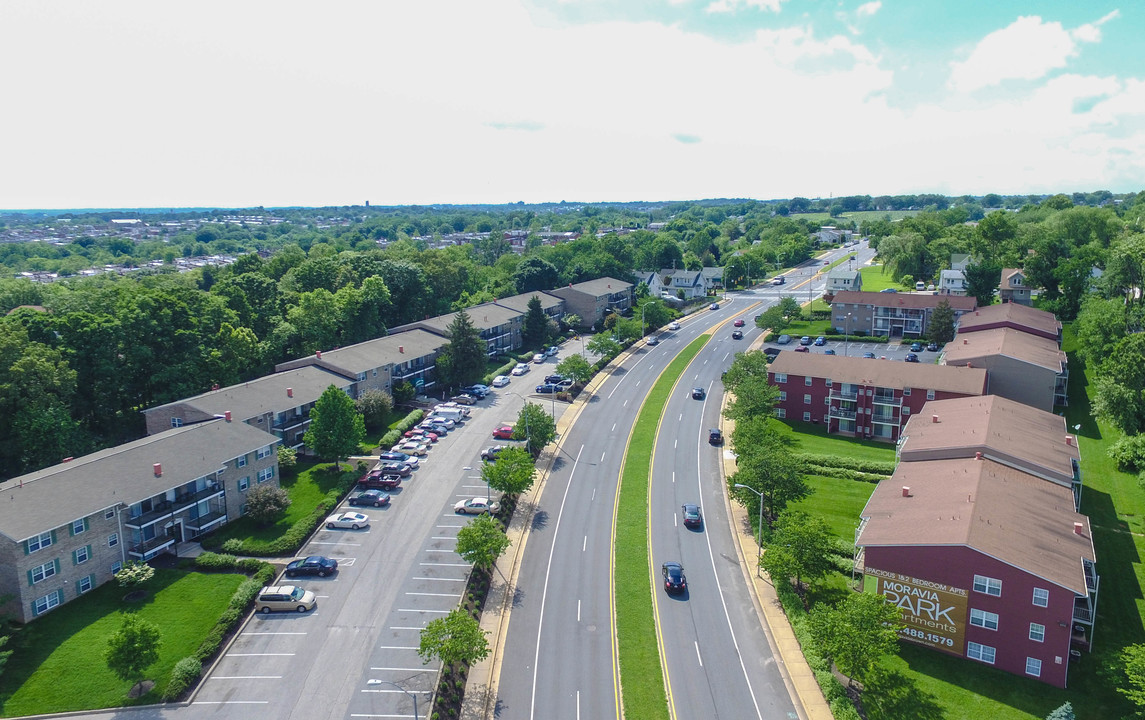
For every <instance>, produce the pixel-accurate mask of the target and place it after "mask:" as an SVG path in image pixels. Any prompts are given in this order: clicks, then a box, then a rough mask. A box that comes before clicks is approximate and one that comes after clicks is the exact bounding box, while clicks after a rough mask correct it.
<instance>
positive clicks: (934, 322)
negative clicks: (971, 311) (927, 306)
mask: <svg viewBox="0 0 1145 720" xmlns="http://www.w3.org/2000/svg"><path fill="white" fill-rule="evenodd" d="M926 332H927V334H928V335H929V336H930V339H931V340H933V341H934V342H936V343H938V344H939V345H945V344H946V343H948V342H950V341H951V340H953V339H954V309H953V308H951V307H950V303H949V302H947V300H946V298H943V299H942V300H939V301H938V305H936V306H935V308H934V312H932V313H931V314H930V322H929V323H928V324H927V327H926Z"/></svg>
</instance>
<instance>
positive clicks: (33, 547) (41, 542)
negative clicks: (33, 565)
mask: <svg viewBox="0 0 1145 720" xmlns="http://www.w3.org/2000/svg"><path fill="white" fill-rule="evenodd" d="M51 544H52V533H51V532H46V533H41V534H39V535H37V536H36V537H34V538H31V539H30V540H28V552H29V553H34V552H36V551H37V550H43V549H44V548H46V547H48V546H49V545H51Z"/></svg>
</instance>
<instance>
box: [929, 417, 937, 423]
mask: <svg viewBox="0 0 1145 720" xmlns="http://www.w3.org/2000/svg"><path fill="white" fill-rule="evenodd" d="M930 421H931V422H932V423H936V422H938V416H937V415H931V416H930Z"/></svg>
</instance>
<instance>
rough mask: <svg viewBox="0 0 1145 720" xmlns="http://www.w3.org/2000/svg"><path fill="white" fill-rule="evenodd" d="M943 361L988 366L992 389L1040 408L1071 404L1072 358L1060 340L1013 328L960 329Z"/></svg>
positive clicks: (991, 390) (977, 366)
mask: <svg viewBox="0 0 1145 720" xmlns="http://www.w3.org/2000/svg"><path fill="white" fill-rule="evenodd" d="M939 362H941V363H942V364H943V365H948V366H962V367H975V368H986V369H987V370H988V371H989V372H990V392H992V393H994V394H995V395H1001V396H1002V397H1005V398H1009V399H1011V400H1015V401H1017V402H1020V403H1025V404H1027V405H1029V406H1031V407H1035V408H1038V409H1040V410H1045V411H1047V412H1052V411H1053V409H1054V406H1055V405H1065V404H1066V403H1067V395H1066V391H1067V386H1068V384H1069V367H1068V360H1067V358H1066V354H1065V353H1064V352H1062V351H1061V350H1060V349H1059V348H1058V344H1057V341H1056V340H1050V339H1048V338H1046V337H1042V336H1039V335H1032V334H1030V333H1027V332H1024V331H1022V330H1015V329H1012V328H1009V327H995V328H991V329H989V330H976V331H973V332H962V331H960V332H958V334H957V335H955V337H954V341H953V342H950V343H947V345H946V347H944V348H943V349H942V356H941V358H940V359H939Z"/></svg>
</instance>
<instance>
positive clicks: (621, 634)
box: [613, 335, 711, 720]
mask: <svg viewBox="0 0 1145 720" xmlns="http://www.w3.org/2000/svg"><path fill="white" fill-rule="evenodd" d="M710 338H711V335H701V336H700V337H698V338H696V339H695V340H693V341H692V342H691V344H689V345H688V347H686V348H685V349H684V351H683V352H681V353H680V354H679V355H677V356H676V359H675V360H673V361H672V362H671V364H669V365H668V367H667V368H666V369H665V370H664V372H663V373H661V375H660V377H659V379H657V381H656V384H655V385H654V386H653V387H652V390H651V392H649V393H648V397H647V399H646V400H645V401H644V405H643V406H641V408H640V413H639V415H638V416H637V418H636V424H635V425H634V426H633V428H632V435H631V436H630V437H629V441H628V451H627V453H626V454H625V460H624V467H623V468H622V469H621V471H620V491H619V497H618V498H617V508H616V542H615V566H614V569H613V572H614V574H615V576H614V583H615V585H614V586H615V588H616V598H615V602H616V637H617V643H618V646H619V653H620V679H621V688H622V693H623V698H624V717H625V718H626V719H627V720H661V719H663V718H667V717H668V701H667V693H666V691H665V688H664V672H663V668H662V667H661V666H660V650H659V648H658V647H657V644H656V625H655V621H654V618H653V616H652V593H653V592H655V587H654V585H653V584H652V583H651V582H650V580H649V578H650V577H651V576H652V574H651V573H652V568H651V565H650V559H649V557H648V476H649V472H650V471H651V469H652V446H653V444H654V443H655V442H656V430H657V427H658V426H659V424H660V415H661V413H662V412H663V409H664V404H665V403H666V402H667V400H668V395H669V393H670V392H671V391H672V387H673V386H674V385H675V384H676V381H677V380H678V379H679V377H680V374H681V373H683V371H684V368H686V367H687V366H688V363H690V362H691V361H692V358H694V357H695V356H696V355H697V354H698V353H699V352H700V349H701V348H703V346H704V345H705V344H706V343H707V341H708V339H710Z"/></svg>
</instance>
